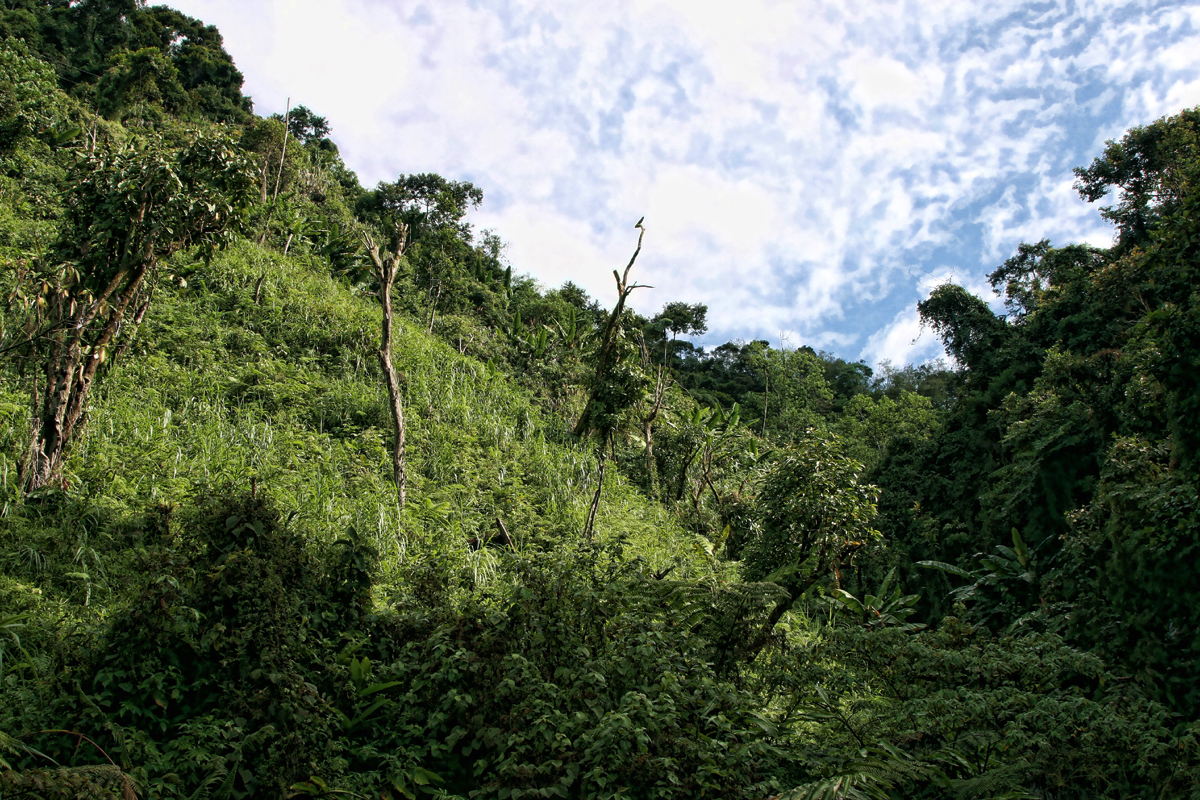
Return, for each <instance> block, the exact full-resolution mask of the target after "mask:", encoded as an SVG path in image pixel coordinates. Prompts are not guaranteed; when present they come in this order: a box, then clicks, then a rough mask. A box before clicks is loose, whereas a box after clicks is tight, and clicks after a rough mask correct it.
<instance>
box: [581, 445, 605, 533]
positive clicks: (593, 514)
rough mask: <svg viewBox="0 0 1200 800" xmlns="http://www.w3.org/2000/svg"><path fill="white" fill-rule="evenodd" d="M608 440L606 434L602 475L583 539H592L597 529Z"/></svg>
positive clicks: (599, 478) (584, 527) (597, 480)
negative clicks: (597, 513) (597, 514)
mask: <svg viewBox="0 0 1200 800" xmlns="http://www.w3.org/2000/svg"><path fill="white" fill-rule="evenodd" d="M608 438H609V434H608V433H606V434H605V436H604V439H603V440H602V441H601V442H600V475H599V477H597V479H596V493H595V494H594V495H592V505H591V507H590V508H589V509H588V515H587V522H585V523H584V525H583V538H584V539H589V540H590V539H591V538H592V534H593V532H594V531H595V529H596V512H597V511H598V510H599V509H600V494H601V492H603V491H604V468H605V467H606V466H607V465H608Z"/></svg>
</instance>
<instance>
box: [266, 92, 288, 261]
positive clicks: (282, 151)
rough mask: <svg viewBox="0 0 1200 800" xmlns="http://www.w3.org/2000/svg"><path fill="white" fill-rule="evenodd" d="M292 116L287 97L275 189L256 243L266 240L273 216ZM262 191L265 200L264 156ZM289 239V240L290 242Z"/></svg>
mask: <svg viewBox="0 0 1200 800" xmlns="http://www.w3.org/2000/svg"><path fill="white" fill-rule="evenodd" d="M291 118H292V98H290V97H289V98H288V99H287V112H286V113H285V114H284V115H283V146H282V147H280V148H279V168H278V169H277V170H276V171H275V191H274V193H272V195H271V208H270V210H269V211H267V221H266V222H264V223H263V229H262V234H261V235H260V236H259V237H258V243H259V244H262V243H263V242H265V241H267V233H268V232H269V231H270V230H271V220H272V219H274V217H275V201H276V200H278V199H279V182H280V181H281V180H282V179H283V162H284V159H285V158H286V157H287V143H288V123H289V122H290V121H291ZM263 162H264V164H263V193H262V199H263V202H264V203H265V202H266V201H267V184H266V163H265V162H266V158H265V157H264V158H263ZM290 241H291V240H289V243H290Z"/></svg>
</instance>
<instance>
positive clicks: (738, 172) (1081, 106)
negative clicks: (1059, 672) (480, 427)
mask: <svg viewBox="0 0 1200 800" xmlns="http://www.w3.org/2000/svg"><path fill="white" fill-rule="evenodd" d="M175 4H176V5H177V6H178V7H179V8H180V9H181V10H183V11H185V12H186V13H189V14H191V15H193V16H197V17H200V18H202V19H204V20H206V21H208V22H212V23H214V24H216V25H218V26H219V27H220V28H221V30H222V32H223V33H224V34H225V37H226V45H227V47H228V48H229V50H230V51H231V52H232V53H233V55H234V57H235V58H236V59H237V61H238V64H239V65H240V66H241V68H242V70H243V71H244V72H245V73H246V76H247V91H248V92H249V93H250V94H251V95H252V96H253V97H254V98H255V100H256V102H257V104H258V108H259V110H260V111H262V112H271V111H276V110H279V111H281V110H282V109H283V106H284V104H285V102H286V98H287V97H289V96H290V97H291V98H292V101H293V102H298V103H303V104H305V105H308V106H309V107H310V108H313V109H314V110H315V111H317V112H318V113H321V114H324V115H326V116H328V117H329V119H330V121H331V123H332V125H333V127H334V135H335V137H336V138H337V140H338V142H339V144H340V145H341V146H342V151H343V155H344V156H345V158H346V160H347V162H348V163H349V165H350V166H351V167H352V168H354V169H355V170H356V171H358V173H359V175H360V177H362V179H363V180H364V183H367V184H372V183H374V182H376V181H379V180H389V179H392V178H394V177H395V176H396V175H397V174H399V173H406V172H427V171H432V172H439V173H442V174H444V175H446V176H447V177H453V178H458V179H468V180H471V181H474V182H475V183H476V184H477V185H479V186H480V187H482V188H483V189H484V192H485V207H484V209H483V210H482V211H481V212H480V213H478V214H477V215H476V217H475V222H476V223H477V224H478V225H480V226H481V227H490V228H493V229H495V230H496V231H497V232H498V233H500V235H501V236H502V237H503V238H504V239H505V240H507V241H508V242H509V244H510V246H509V257H510V260H511V261H512V262H513V265H514V266H515V268H516V269H517V270H519V271H525V272H529V273H531V274H532V275H534V276H535V277H537V278H538V279H539V280H541V281H542V282H543V283H545V284H547V285H557V284H559V283H561V282H562V281H564V280H567V279H570V280H574V281H576V282H577V283H580V284H581V285H583V286H585V287H586V288H588V289H589V290H590V291H591V292H592V293H593V294H595V295H596V296H598V297H599V298H600V299H601V300H604V301H609V300H611V297H610V296H611V295H612V294H613V288H612V286H611V285H610V284H611V270H612V269H613V268H614V267H616V266H619V265H621V264H623V263H624V260H625V259H626V258H627V257H628V255H629V252H630V251H631V249H632V246H633V244H634V241H635V232H634V231H633V230H632V225H633V222H634V221H635V220H637V218H638V217H639V216H641V215H643V214H644V215H645V216H646V224H647V227H648V229H649V232H648V234H647V237H646V250H645V251H644V255H643V260H642V261H641V262H640V263H639V268H638V269H639V280H641V281H643V282H646V283H651V284H654V285H655V286H656V287H657V289H656V291H654V292H646V293H644V294H643V295H642V296H641V297H638V298H637V300H638V301H640V303H641V304H642V310H644V311H653V310H654V309H655V308H657V307H658V306H659V305H661V304H662V303H664V302H667V301H669V300H686V301H689V302H705V303H707V304H708V305H709V307H710V322H711V327H712V332H711V333H710V335H709V337H708V341H710V342H714V343H715V342H719V341H724V340H726V339H730V338H769V339H772V340H776V339H777V338H778V337H780V336H782V337H783V339H784V341H785V342H791V343H792V344H801V343H804V344H811V345H813V346H815V347H822V348H826V349H829V350H832V351H834V352H836V353H838V354H839V355H843V356H846V357H850V358H856V357H860V356H861V357H863V358H866V359H867V360H869V361H872V362H874V361H877V360H879V359H883V358H889V359H891V360H893V361H895V362H906V361H918V360H921V359H924V358H928V357H932V356H936V355H939V354H940V353H941V348H940V345H939V344H938V342H937V341H936V340H935V339H934V338H933V337H932V336H931V335H930V334H929V333H928V332H926V333H924V334H922V333H921V332H920V330H919V324H918V321H917V317H916V312H915V304H916V302H917V301H918V300H919V299H921V298H922V297H924V296H925V295H926V294H927V293H928V291H929V290H930V289H932V288H933V286H935V285H937V283H938V282H939V281H942V280H946V279H954V280H957V281H959V282H962V283H965V284H966V285H968V286H971V287H978V288H980V289H983V288H986V286H985V284H984V282H983V280H982V276H983V275H985V274H986V273H987V272H988V271H990V270H991V269H992V268H993V267H994V266H995V265H996V264H997V263H999V262H1000V261H1002V260H1003V259H1004V258H1006V257H1007V256H1008V255H1010V254H1011V253H1012V252H1013V251H1014V249H1015V247H1016V244H1017V243H1018V242H1019V241H1021V240H1032V241H1036V240H1038V239H1041V238H1043V237H1047V238H1050V239H1051V240H1052V241H1055V242H1058V243H1065V242H1067V241H1091V242H1094V243H1097V244H1102V245H1103V244H1107V243H1108V241H1109V233H1108V231H1107V230H1106V228H1105V226H1104V225H1103V224H1102V221H1101V220H1100V218H1099V216H1098V214H1097V213H1096V210H1095V209H1094V208H1090V207H1088V206H1086V205H1084V204H1083V203H1082V202H1081V201H1079V200H1078V198H1077V197H1076V196H1075V194H1074V193H1073V191H1072V190H1071V184H1072V182H1073V177H1072V175H1071V168H1072V167H1075V166H1081V165H1085V164H1087V163H1089V162H1090V161H1091V159H1092V158H1094V157H1095V156H1096V155H1097V154H1098V153H1099V152H1100V148H1101V147H1102V146H1103V143H1104V141H1105V140H1106V139H1110V138H1113V137H1117V136H1120V135H1121V133H1122V132H1123V131H1124V130H1125V129H1127V128H1128V127H1130V126H1133V125H1137V124H1144V123H1147V122H1150V121H1152V120H1154V119H1156V118H1157V117H1160V116H1162V115H1165V114H1170V113H1174V112H1175V111H1178V110H1179V109H1181V108H1183V107H1186V106H1191V105H1196V104H1197V103H1200V70H1198V67H1200V7H1197V6H1196V5H1195V4H1194V3H1191V2H1167V1H1166V0H1164V1H1163V2H1153V0H1150V1H1149V2H1148V1H1147V0H1136V1H1135V2H1127V1H1126V0H1076V2H1066V3H1044V2H1043V3H1032V2H1005V0H990V1H989V2H965V1H964V0H955V1H953V2H938V1H937V0H932V1H931V0H927V1H926V2H923V3H919V4H917V3H912V2H873V3H866V2H862V3H845V2H837V1H836V0H829V1H828V2H809V1H807V0H805V1H802V2H774V1H773V0H771V1H768V0H742V2H739V3H737V4H727V3H715V2H695V1H694V0H692V1H689V2H683V1H680V2H652V1H651V0H612V1H611V2H607V3H569V4H567V3H561V2H549V1H548V0H495V1H494V2H493V1H489V0H476V1H474V2H470V1H468V2H453V1H452V0H451V1H447V2H437V3H433V2H409V0H320V1H319V2H318V0H262V2H255V3H246V2H244V1H243V0H175ZM914 340H915V344H913V342H914Z"/></svg>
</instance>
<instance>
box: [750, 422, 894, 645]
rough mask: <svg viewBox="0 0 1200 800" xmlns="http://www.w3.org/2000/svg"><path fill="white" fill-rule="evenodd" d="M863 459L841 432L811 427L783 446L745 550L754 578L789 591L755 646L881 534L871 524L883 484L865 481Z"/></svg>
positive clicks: (761, 494)
mask: <svg viewBox="0 0 1200 800" xmlns="http://www.w3.org/2000/svg"><path fill="white" fill-rule="evenodd" d="M861 472H862V465H861V464H859V463H858V462H857V461H855V460H854V459H852V458H849V457H848V456H846V454H845V452H844V445H843V443H842V442H841V441H840V440H839V439H837V438H836V437H833V436H827V435H819V434H817V433H815V432H812V431H810V432H809V434H808V435H807V436H806V437H804V438H803V439H802V440H801V441H800V442H798V443H797V445H795V446H794V447H791V448H789V449H787V450H785V451H783V452H782V453H781V455H780V456H779V457H777V459H776V460H775V462H774V464H773V466H772V467H771V468H770V470H769V472H768V473H767V475H766V478H765V480H764V481H763V484H762V489H761V490H760V491H759V493H758V501H757V502H758V506H759V508H760V512H761V518H760V519H759V520H758V523H757V525H756V529H755V530H754V531H752V532H751V535H750V537H749V540H748V541H747V543H746V545H745V547H744V548H743V550H742V553H741V555H742V577H743V578H744V579H745V580H746V581H750V582H754V581H770V582H773V583H777V584H779V585H780V586H781V587H783V589H784V590H786V592H787V597H786V598H784V599H782V600H780V601H779V602H778V603H776V605H775V607H774V608H773V609H772V610H771V613H770V614H769V615H768V616H767V619H766V622H765V623H764V624H763V626H762V629H761V631H760V633H759V636H758V638H757V640H756V641H755V644H754V645H753V646H752V650H758V649H761V648H762V647H764V646H765V645H766V644H767V642H768V641H769V637H770V635H771V631H772V630H773V629H774V627H775V625H776V623H778V622H779V620H780V619H782V618H783V615H784V614H785V613H787V611H788V610H789V609H791V608H792V606H793V605H795V603H796V601H797V600H799V599H800V598H801V597H802V596H803V595H804V593H805V592H806V591H808V590H809V589H810V588H811V587H812V586H813V585H815V584H816V583H817V582H818V581H819V580H821V579H822V578H824V577H826V576H832V577H834V579H835V580H836V579H837V570H838V569H839V568H840V567H843V566H847V565H848V564H849V561H850V558H851V557H852V556H853V555H854V553H855V552H857V551H858V550H859V549H860V548H862V547H863V546H864V545H866V544H867V543H868V542H870V541H871V540H872V539H875V538H877V537H878V536H879V531H877V530H875V529H873V528H872V527H871V522H872V521H873V520H874V518H875V503H876V500H877V490H876V488H875V487H874V486H871V485H869V484H863V483H860V482H859V479H858V478H859V475H860V473H861Z"/></svg>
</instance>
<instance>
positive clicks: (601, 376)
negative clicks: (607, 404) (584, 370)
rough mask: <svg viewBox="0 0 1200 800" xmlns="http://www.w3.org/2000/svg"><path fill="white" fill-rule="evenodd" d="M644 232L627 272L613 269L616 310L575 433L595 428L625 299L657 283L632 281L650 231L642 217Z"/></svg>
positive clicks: (602, 340)
mask: <svg viewBox="0 0 1200 800" xmlns="http://www.w3.org/2000/svg"><path fill="white" fill-rule="evenodd" d="M634 227H636V228H637V229H638V230H639V231H641V233H639V234H638V242H637V249H636V250H634V251H633V256H632V257H631V258H630V259H629V264H627V265H626V267H625V273H624V275H622V274H621V273H619V272H617V271H616V270H615V269H614V270H613V278H615V279H616V281H617V304H616V306H614V307H613V310H612V313H611V314H609V315H608V321H607V322H606V323H605V324H604V332H603V334H601V337H600V352H599V353H597V355H596V372H595V373H594V374H593V376H592V390H591V393H590V394H589V396H588V401H587V404H586V405H585V406H584V407H583V413H582V414H580V415H579V421H578V422H576V423H575V435H576V436H579V437H581V438H582V437H583V436H586V435H587V434H588V433H589V432H590V431H591V430H592V417H593V416H594V415H595V412H596V405H597V400H598V396H599V394H600V392H601V391H602V390H603V387H604V382H605V380H606V379H607V378H608V377H609V373H611V372H612V369H613V367H614V366H616V363H615V360H614V356H615V354H616V349H617V338H618V336H619V334H620V332H621V314H622V313H624V311H625V301H626V300H628V299H629V295H631V294H633V290H634V289H653V288H654V287H653V286H646V285H644V284H640V283H632V284H631V283H630V282H629V271H630V270H631V269H633V262H635V261H637V257H638V254H639V253H641V252H642V237H644V236H645V235H646V229H645V228H644V227H643V226H642V221H641V220H638V224H637V225H635V226H634Z"/></svg>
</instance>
